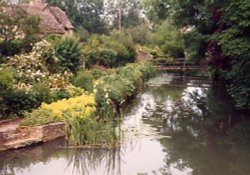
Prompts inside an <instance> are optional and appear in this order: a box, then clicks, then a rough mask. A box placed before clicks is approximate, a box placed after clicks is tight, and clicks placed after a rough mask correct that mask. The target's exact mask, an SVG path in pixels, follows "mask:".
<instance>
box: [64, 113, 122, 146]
mask: <svg viewBox="0 0 250 175" xmlns="http://www.w3.org/2000/svg"><path fill="white" fill-rule="evenodd" d="M65 123H66V133H67V139H69V140H70V144H74V145H85V144H89V145H92V146H95V145H96V146H104V145H106V146H115V144H117V140H118V138H119V134H118V133H117V132H116V129H115V127H116V125H115V121H113V119H108V120H105V121H102V120H98V119H96V118H94V117H89V118H81V116H80V117H72V115H70V114H68V113H67V112H66V113H65Z"/></svg>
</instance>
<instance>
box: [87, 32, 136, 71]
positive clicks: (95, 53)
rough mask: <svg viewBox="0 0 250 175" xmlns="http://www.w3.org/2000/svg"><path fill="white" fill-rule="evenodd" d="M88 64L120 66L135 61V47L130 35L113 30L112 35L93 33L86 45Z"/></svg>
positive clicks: (89, 65)
mask: <svg viewBox="0 0 250 175" xmlns="http://www.w3.org/2000/svg"><path fill="white" fill-rule="evenodd" d="M84 50H85V52H84V55H85V57H86V64H87V66H88V67H91V66H93V65H95V64H99V65H103V66H106V67H118V66H122V65H125V64H126V63H130V62H134V61H135V49H134V46H133V40H132V38H131V36H130V35H127V34H125V33H120V32H117V31H113V32H111V33H110V35H102V36H97V35H93V36H92V37H91V38H90V40H89V42H88V44H87V45H85V49H84Z"/></svg>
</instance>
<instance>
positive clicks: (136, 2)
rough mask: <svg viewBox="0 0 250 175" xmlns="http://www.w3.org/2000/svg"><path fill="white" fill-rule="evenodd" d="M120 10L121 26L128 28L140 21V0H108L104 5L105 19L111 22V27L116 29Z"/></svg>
mask: <svg viewBox="0 0 250 175" xmlns="http://www.w3.org/2000/svg"><path fill="white" fill-rule="evenodd" d="M119 10H121V27H122V28H128V27H134V26H137V25H139V24H140V23H141V22H142V17H141V10H142V4H141V1H140V0H109V2H108V3H107V5H106V8H105V12H106V13H107V14H106V18H107V19H106V20H107V22H108V23H111V24H112V25H111V27H112V29H118V25H119V24H118V23H119V22H118V21H119V17H118V15H117V14H118V13H119Z"/></svg>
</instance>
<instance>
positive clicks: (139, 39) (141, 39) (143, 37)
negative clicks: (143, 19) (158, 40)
mask: <svg viewBox="0 0 250 175" xmlns="http://www.w3.org/2000/svg"><path fill="white" fill-rule="evenodd" d="M125 32H126V33H128V34H129V35H131V37H132V39H133V42H134V43H135V44H141V45H144V44H145V43H147V42H148V40H149V38H148V33H149V28H148V26H147V25H145V24H142V25H137V26H135V27H130V28H127V29H125Z"/></svg>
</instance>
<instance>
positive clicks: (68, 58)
mask: <svg viewBox="0 0 250 175" xmlns="http://www.w3.org/2000/svg"><path fill="white" fill-rule="evenodd" d="M54 45H55V46H54V47H55V52H56V55H57V57H58V58H59V62H58V64H59V65H60V67H61V69H62V70H65V69H66V70H67V69H68V70H70V71H72V72H74V73H75V72H77V71H78V70H79V69H80V66H81V64H82V65H83V54H82V46H81V43H80V42H79V40H78V39H77V38H75V37H63V38H62V39H60V40H59V41H58V42H56V43H55V44H54Z"/></svg>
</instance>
